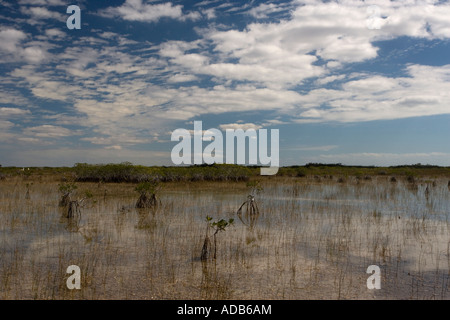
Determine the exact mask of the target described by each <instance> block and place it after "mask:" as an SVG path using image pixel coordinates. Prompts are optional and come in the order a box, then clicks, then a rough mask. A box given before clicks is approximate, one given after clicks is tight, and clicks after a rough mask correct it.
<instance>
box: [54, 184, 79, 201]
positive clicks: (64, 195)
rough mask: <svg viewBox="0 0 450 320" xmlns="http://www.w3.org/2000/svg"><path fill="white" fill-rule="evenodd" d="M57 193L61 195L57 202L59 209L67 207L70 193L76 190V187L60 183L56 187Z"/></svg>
mask: <svg viewBox="0 0 450 320" xmlns="http://www.w3.org/2000/svg"><path fill="white" fill-rule="evenodd" d="M58 187H59V193H60V194H61V199H60V200H59V206H60V207H67V206H68V205H69V204H70V202H71V199H70V196H71V195H72V193H73V192H74V191H75V190H76V189H78V186H77V185H76V184H75V183H70V182H69V183H60V184H59V185H58Z"/></svg>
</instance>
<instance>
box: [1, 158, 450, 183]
mask: <svg viewBox="0 0 450 320" xmlns="http://www.w3.org/2000/svg"><path fill="white" fill-rule="evenodd" d="M15 175H23V176H31V175H33V176H36V175H40V176H42V175H56V176H65V177H69V178H70V179H73V180H75V181H79V182H133V183H134V182H145V181H159V182H172V181H247V180H249V179H250V178H252V177H260V168H259V167H258V166H241V165H232V164H212V165H207V164H203V165H194V166H184V167H183V166H171V167H166V166H141V165H133V164H132V163H130V162H123V163H119V164H114V163H110V164H87V163H77V164H75V165H74V166H73V167H39V168H37V167H32V168H18V167H0V180H2V179H5V178H6V177H8V176H15ZM379 175H389V176H405V177H416V176H417V177H418V176H435V177H438V176H447V177H450V167H440V166H436V165H429V164H426V165H423V164H420V163H418V164H414V165H399V166H390V167H376V166H347V165H343V164H341V163H328V164H327V163H308V164H306V165H304V166H299V165H296V166H287V167H281V168H279V171H278V173H277V176H281V177H307V176H327V177H328V178H330V177H342V176H356V177H362V178H363V177H367V176H379ZM268 177H269V178H270V176H268Z"/></svg>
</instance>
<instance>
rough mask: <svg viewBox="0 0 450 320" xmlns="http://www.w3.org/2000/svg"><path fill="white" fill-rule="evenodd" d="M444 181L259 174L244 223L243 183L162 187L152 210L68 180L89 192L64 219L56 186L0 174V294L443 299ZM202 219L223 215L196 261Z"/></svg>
mask: <svg viewBox="0 0 450 320" xmlns="http://www.w3.org/2000/svg"><path fill="white" fill-rule="evenodd" d="M433 181H434V183H432V182H433ZM447 182H448V180H444V179H431V180H425V179H423V180H422V181H418V182H416V183H414V184H413V183H408V182H407V181H406V180H405V181H403V180H401V179H399V181H398V182H395V183H393V182H390V180H389V179H388V177H373V178H372V179H371V180H358V179H355V178H347V179H346V180H345V181H341V182H338V181H337V179H329V178H322V179H321V180H320V181H319V180H318V179H314V178H300V179H299V178H297V179H294V178H276V177H273V178H269V179H264V180H263V181H262V183H261V186H262V187H263V190H261V191H260V192H258V193H256V194H254V196H255V201H256V203H257V205H258V207H259V210H260V214H259V215H258V216H256V217H253V219H251V218H250V217H248V216H246V215H245V212H244V213H243V215H242V216H241V219H239V217H238V216H237V214H236V211H237V209H238V208H239V207H240V205H241V204H242V203H243V202H244V201H246V199H247V195H248V194H249V189H248V188H247V187H246V184H245V182H240V183H232V182H220V183H219V182H217V183H213V182H195V183H168V184H164V185H163V188H162V190H161V191H160V193H159V197H160V200H161V205H160V206H159V207H158V208H157V209H135V208H134V204H135V203H136V200H137V198H138V194H137V193H136V192H135V191H134V187H135V185H133V184H97V183H79V184H78V186H79V188H78V190H77V192H78V193H79V194H81V192H82V191H83V190H84V189H88V190H90V191H91V192H92V193H93V195H94V197H93V198H92V201H90V202H88V203H86V205H85V206H84V207H82V208H80V212H81V217H80V220H79V221H76V223H74V221H69V220H68V219H66V218H63V217H62V216H63V215H64V211H63V210H64V209H62V208H59V207H58V201H59V198H60V194H59V192H58V182H52V181H49V182H42V181H41V182H39V181H38V180H36V181H27V180H23V178H20V177H13V178H10V179H7V180H4V181H1V182H0V298H2V299H449V298H450V293H449V290H450V284H449V265H450V256H449V249H450V242H449V239H450V236H449V235H450V221H449V212H450V191H449V190H448V187H447ZM27 184H28V186H27ZM427 186H428V188H429V189H428V190H429V191H428V193H427V192H425V190H426V187H427ZM27 190H29V192H28V196H27ZM74 197H76V195H74ZM206 216H211V217H213V219H216V220H218V219H222V218H223V219H229V218H234V219H235V221H234V224H233V225H232V226H231V227H229V228H227V229H226V230H225V231H223V232H219V233H218V234H217V259H216V260H214V259H208V260H207V261H201V260H200V254H201V249H202V245H203V242H204V238H205V234H206V230H207V228H206V222H205V218H206ZM209 235H210V237H212V235H211V232H210V234H209ZM70 265H78V266H79V267H80V269H81V289H80V290H69V289H68V288H67V286H66V280H67V278H68V277H69V276H70V275H69V274H67V273H66V269H67V267H68V266H70ZM370 265H377V266H379V267H380V269H381V289H379V290H376V289H375V290H369V289H368V288H367V286H366V281H367V278H368V277H369V276H370V274H367V273H366V270H367V267H368V266H370Z"/></svg>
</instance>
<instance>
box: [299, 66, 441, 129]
mask: <svg viewBox="0 0 450 320" xmlns="http://www.w3.org/2000/svg"><path fill="white" fill-rule="evenodd" d="M406 70H407V72H408V74H409V77H397V78H390V77H386V76H378V75H375V76H365V77H363V78H360V79H357V80H351V81H348V82H346V83H344V84H342V86H341V89H340V90H327V89H317V90H312V91H310V92H309V93H308V94H306V95H304V96H302V100H303V101H302V102H301V105H302V106H303V108H302V109H300V110H299V112H300V113H299V115H300V116H301V117H302V118H301V119H297V120H294V121H295V122H299V123H305V122H317V121H339V122H358V121H372V120H387V119H400V118H405V117H417V116H430V115H437V114H450V108H449V107H448V106H449V105H450V65H445V66H440V67H435V66H422V65H410V66H408V67H407V69H406ZM305 109H306V110H305Z"/></svg>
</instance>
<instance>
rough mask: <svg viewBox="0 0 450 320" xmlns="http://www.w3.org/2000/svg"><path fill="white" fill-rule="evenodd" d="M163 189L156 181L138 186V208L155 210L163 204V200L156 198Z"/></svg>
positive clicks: (136, 189)
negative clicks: (154, 208)
mask: <svg viewBox="0 0 450 320" xmlns="http://www.w3.org/2000/svg"><path fill="white" fill-rule="evenodd" d="M160 189H161V187H160V185H159V183H158V182H156V181H148V182H142V183H140V184H138V185H137V187H136V188H135V191H137V192H139V199H138V200H137V202H136V208H141V209H142V208H153V207H155V206H157V205H158V204H161V200H159V199H158V198H157V197H156V194H157V193H158V191H159V190H160Z"/></svg>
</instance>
